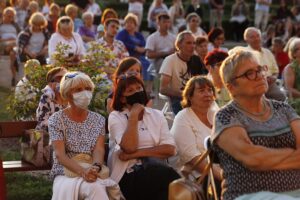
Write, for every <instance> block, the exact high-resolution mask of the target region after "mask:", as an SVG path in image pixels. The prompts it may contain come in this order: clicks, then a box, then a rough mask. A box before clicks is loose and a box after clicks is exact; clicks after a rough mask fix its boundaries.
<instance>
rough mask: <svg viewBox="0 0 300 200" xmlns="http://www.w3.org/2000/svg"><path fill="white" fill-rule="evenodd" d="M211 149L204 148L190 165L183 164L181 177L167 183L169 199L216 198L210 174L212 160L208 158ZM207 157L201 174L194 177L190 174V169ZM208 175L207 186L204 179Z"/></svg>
mask: <svg viewBox="0 0 300 200" xmlns="http://www.w3.org/2000/svg"><path fill="white" fill-rule="evenodd" d="M210 152H211V149H208V150H206V151H205V152H204V153H203V154H202V155H201V156H200V157H199V158H198V160H197V161H196V163H195V164H194V165H193V166H192V167H188V166H184V167H183V168H182V169H181V172H182V174H183V178H180V179H177V180H174V181H173V182H171V183H170V185H169V198H168V199H169V200H208V199H212V198H213V199H214V200H217V199H218V197H217V192H216V186H215V182H214V179H213V174H212V168H211V166H212V162H211V159H210ZM205 159H207V164H206V166H205V168H204V170H203V172H202V173H201V176H200V177H199V178H198V179H196V178H195V177H193V175H192V171H193V170H194V169H195V168H196V167H197V166H198V165H199V164H200V163H201V162H202V161H203V160H205ZM207 176H209V177H208V181H207V186H208V187H205V185H204V181H205V178H206V177H207ZM204 188H207V191H211V193H213V194H212V198H210V197H211V194H208V192H207V191H205V189H204Z"/></svg>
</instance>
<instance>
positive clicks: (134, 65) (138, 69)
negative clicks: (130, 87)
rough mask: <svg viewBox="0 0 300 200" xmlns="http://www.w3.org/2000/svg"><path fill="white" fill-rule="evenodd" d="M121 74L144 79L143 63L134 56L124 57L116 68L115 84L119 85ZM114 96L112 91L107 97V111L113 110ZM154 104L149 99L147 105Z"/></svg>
mask: <svg viewBox="0 0 300 200" xmlns="http://www.w3.org/2000/svg"><path fill="white" fill-rule="evenodd" d="M121 75H134V76H135V77H137V78H139V79H142V78H143V77H142V64H141V62H140V61H139V60H138V59H136V58H134V57H128V58H124V59H122V60H121V61H120V63H119V66H118V68H117V69H116V71H115V73H114V75H113V82H114V86H116V85H117V81H118V77H119V76H121ZM112 98H113V93H111V94H110V95H109V96H108V98H107V104H106V105H107V106H106V109H107V112H108V113H110V112H111V111H113V108H112V105H111V104H112ZM151 106H152V100H151V99H149V100H148V102H147V107H151Z"/></svg>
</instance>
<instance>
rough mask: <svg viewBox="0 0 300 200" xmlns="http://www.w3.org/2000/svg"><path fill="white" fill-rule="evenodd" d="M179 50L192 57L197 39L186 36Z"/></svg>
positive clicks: (189, 35)
mask: <svg viewBox="0 0 300 200" xmlns="http://www.w3.org/2000/svg"><path fill="white" fill-rule="evenodd" d="M178 47H179V50H180V52H181V53H182V54H185V55H186V56H192V55H193V54H194V50H195V38H194V36H193V35H191V34H186V35H185V36H184V39H183V40H182V41H181V42H180V43H179V44H178Z"/></svg>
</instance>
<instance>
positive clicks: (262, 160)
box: [212, 51, 300, 200]
mask: <svg viewBox="0 0 300 200" xmlns="http://www.w3.org/2000/svg"><path fill="white" fill-rule="evenodd" d="M220 72H221V77H222V81H223V83H224V85H225V86H226V87H227V89H228V90H229V93H230V94H231V96H232V98H233V101H231V102H230V103H229V104H227V105H226V106H224V107H223V108H221V109H220V110H219V111H218V113H217V114H216V116H215V120H214V125H213V127H214V128H213V136H212V142H213V146H212V147H213V150H214V151H215V152H216V154H217V156H218V158H219V161H220V166H221V168H222V169H223V173H222V175H223V179H224V180H223V184H222V198H223V199H224V200H233V199H236V200H240V199H251V200H258V199H294V198H293V197H298V198H295V199H299V197H300V169H299V152H300V149H299V145H300V140H299V137H300V129H299V127H300V117H299V116H298V115H297V113H296V112H295V111H294V110H293V109H292V107H291V106H290V105H288V104H286V103H283V102H279V101H275V100H269V99H266V97H265V95H264V94H265V93H266V92H267V90H268V83H267V78H266V73H267V67H265V66H260V65H259V64H258V61H257V60H256V58H255V56H254V55H253V54H252V53H251V52H247V51H237V52H235V53H233V54H232V55H230V56H229V57H228V58H226V59H225V60H224V61H223V63H222V65H221V69H220Z"/></svg>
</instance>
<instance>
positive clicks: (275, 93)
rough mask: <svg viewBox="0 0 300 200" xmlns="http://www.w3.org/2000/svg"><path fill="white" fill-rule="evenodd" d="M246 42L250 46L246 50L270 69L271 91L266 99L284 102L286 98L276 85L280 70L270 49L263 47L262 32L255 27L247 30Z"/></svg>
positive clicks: (269, 90) (268, 76) (269, 82)
mask: <svg viewBox="0 0 300 200" xmlns="http://www.w3.org/2000/svg"><path fill="white" fill-rule="evenodd" d="M244 40H245V41H246V42H247V44H248V46H247V47H246V50H249V51H251V52H253V53H254V55H255V56H256V58H257V60H258V63H259V64H260V65H266V66H267V67H268V72H267V80H268V84H269V89H268V91H267V93H266V97H268V98H270V99H276V100H279V101H284V100H285V98H286V96H285V94H284V92H283V91H281V90H280V88H279V87H278V86H277V84H276V80H277V77H278V73H279V69H278V66H277V63H276V60H275V57H274V55H273V54H272V52H271V51H270V50H269V49H266V48H263V47H262V40H261V32H260V30H259V29H257V28H255V27H249V28H247V29H246V30H245V32H244Z"/></svg>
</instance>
